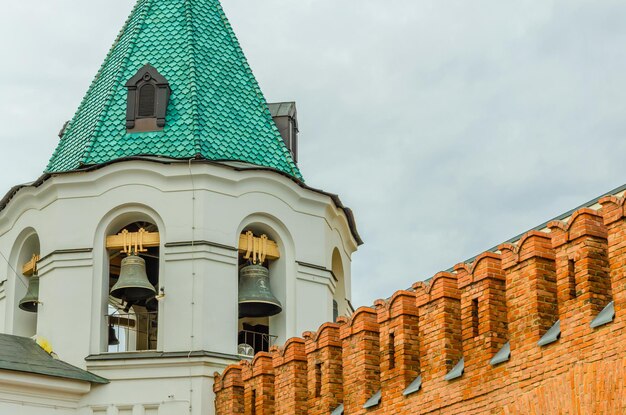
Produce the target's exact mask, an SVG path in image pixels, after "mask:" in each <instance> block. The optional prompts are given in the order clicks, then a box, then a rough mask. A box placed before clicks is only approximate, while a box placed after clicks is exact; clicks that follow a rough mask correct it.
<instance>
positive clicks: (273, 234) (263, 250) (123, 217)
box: [0, 0, 361, 415]
mask: <svg viewBox="0 0 626 415" xmlns="http://www.w3.org/2000/svg"><path fill="white" fill-rule="evenodd" d="M295 117H296V111H295V103H280V104H268V103H267V102H266V101H265V98H264V97H263V94H262V93H261V91H260V88H259V86H258V84H257V82H256V79H255V78H254V76H253V74H252V71H251V70H250V67H249V66H248V64H247V62H246V59H245V57H244V55H243V52H242V50H241V48H240V46H239V44H238V42H237V40H236V37H235V35H234V33H233V32H232V28H231V27H230V25H229V24H228V23H227V19H226V17H225V16H224V12H223V10H222V8H221V6H220V3H219V1H218V0H197V1H194V2H181V1H179V0H139V1H138V2H137V5H136V6H135V9H134V10H133V12H132V15H131V16H130V18H129V19H128V21H127V23H126V26H125V27H124V28H123V29H122V31H121V32H120V35H119V37H118V39H117V40H116V42H115V43H114V46H113V48H112V49H111V52H110V53H109V55H108V56H107V58H106V59H105V61H104V63H103V65H102V67H101V69H100V70H99V71H98V74H97V75H96V77H95V79H94V81H93V83H92V84H91V86H90V88H89V90H88V91H87V94H86V95H85V97H84V99H83V102H82V103H81V105H80V107H79V109H78V110H77V112H76V114H75V116H74V118H73V119H72V120H71V121H70V122H69V124H68V125H67V127H66V128H65V130H64V134H63V135H62V137H61V140H60V142H59V144H58V147H57V149H56V151H55V152H54V154H53V155H52V157H51V159H50V162H49V164H48V167H47V168H46V170H45V172H44V174H43V176H42V177H41V178H40V179H39V180H37V181H36V182H35V183H33V184H30V185H25V186H19V187H16V188H14V189H13V190H12V191H11V193H10V194H9V195H8V197H7V198H5V199H3V200H4V202H3V204H2V205H0V250H2V252H5V253H7V255H6V256H7V258H8V260H9V264H7V267H6V275H8V277H7V282H6V283H5V284H4V285H3V292H2V293H0V294H4V295H0V322H1V324H2V325H1V326H0V328H2V330H3V331H4V332H5V333H8V334H12V335H19V336H33V335H35V336H38V337H41V338H45V339H46V341H47V342H48V343H49V344H50V345H51V348H52V349H53V351H54V353H56V355H57V356H58V357H59V359H61V360H63V361H65V362H67V363H70V364H72V365H74V366H77V367H79V368H81V369H85V370H89V371H91V372H93V373H95V374H97V375H98V376H100V377H101V378H103V379H107V380H108V381H109V382H110V383H109V384H106V385H103V386H98V388H99V389H98V393H93V394H92V393H86V392H85V395H84V396H83V397H82V398H81V401H80V407H82V408H88V410H89V411H91V412H89V413H90V414H91V413H93V414H102V415H104V414H105V413H106V414H109V413H116V414H117V413H131V412H129V411H131V410H132V413H133V414H135V413H142V414H144V413H150V414H152V413H157V412H155V411H157V410H158V413H159V414H162V413H165V414H169V413H171V414H179V413H187V412H189V413H192V414H194V415H196V414H197V415H200V414H202V415H205V414H211V413H213V411H214V407H213V401H212V396H211V393H212V382H213V373H215V372H220V371H221V370H222V369H223V368H225V367H226V366H227V365H228V364H230V363H233V362H237V361H240V360H241V359H248V358H252V357H253V356H254V355H255V354H256V353H258V352H262V351H268V350H269V349H270V348H271V347H272V346H280V345H282V344H283V343H284V342H285V341H286V340H287V339H288V338H290V337H294V336H299V335H301V334H302V332H303V331H307V330H312V329H315V328H317V327H318V326H319V325H320V324H321V323H323V322H325V321H329V320H333V319H336V318H337V317H338V316H341V315H343V316H349V315H350V314H351V313H352V311H353V310H352V307H351V304H350V292H351V286H350V276H351V273H350V269H351V267H350V263H351V256H352V254H353V253H354V252H355V251H356V249H357V248H358V245H359V244H360V243H361V240H360V238H359V235H358V233H357V230H356V226H355V221H354V218H353V215H352V212H351V211H350V210H349V209H348V208H346V207H345V206H344V205H343V204H342V203H341V201H340V200H339V198H338V197H337V196H336V195H333V194H331V193H326V192H324V191H321V190H317V189H315V188H312V187H310V186H309V185H308V184H306V183H305V182H304V179H303V176H302V173H301V172H300V169H299V168H298V165H297V163H296V160H295V158H296V157H297V130H298V128H297V121H296V119H295ZM281 133H282V135H281ZM301 156H303V157H306V154H304V155H301ZM112 407H115V410H113V409H110V408H112ZM103 408H104V409H103ZM129 408H130V409H129ZM124 411H126V412H124ZM150 411H152V412H150ZM168 411H169V412H168ZM181 411H182V412H181Z"/></svg>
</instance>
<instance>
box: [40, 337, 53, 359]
mask: <svg viewBox="0 0 626 415" xmlns="http://www.w3.org/2000/svg"><path fill="white" fill-rule="evenodd" d="M37 344H38V345H39V347H41V348H42V349H44V350H45V351H46V353H48V354H49V355H52V353H53V351H52V345H51V344H50V342H49V341H48V340H46V339H44V338H43V337H37Z"/></svg>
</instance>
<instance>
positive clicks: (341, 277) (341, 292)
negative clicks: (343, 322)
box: [331, 248, 351, 321]
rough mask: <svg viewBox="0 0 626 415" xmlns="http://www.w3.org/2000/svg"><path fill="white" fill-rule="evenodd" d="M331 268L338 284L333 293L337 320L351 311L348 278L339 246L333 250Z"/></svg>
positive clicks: (335, 318) (334, 313)
mask: <svg viewBox="0 0 626 415" xmlns="http://www.w3.org/2000/svg"><path fill="white" fill-rule="evenodd" d="M331 270H332V272H333V277H334V278H335V284H336V287H335V292H334V293H333V318H334V320H335V321H336V320H337V317H339V316H346V317H348V316H349V315H350V311H351V310H350V306H349V304H348V299H347V295H346V280H345V272H344V266H343V260H342V259H341V253H340V252H339V249H337V248H335V249H334V250H333V256H332V262H331Z"/></svg>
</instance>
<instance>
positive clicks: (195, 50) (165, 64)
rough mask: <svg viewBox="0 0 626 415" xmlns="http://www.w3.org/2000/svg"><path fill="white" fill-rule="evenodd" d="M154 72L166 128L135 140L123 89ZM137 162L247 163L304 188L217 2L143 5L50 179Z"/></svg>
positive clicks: (143, 1)
mask: <svg viewBox="0 0 626 415" xmlns="http://www.w3.org/2000/svg"><path fill="white" fill-rule="evenodd" d="M148 63H149V64H150V65H152V66H154V67H155V68H156V69H157V70H158V71H159V72H160V73H161V74H162V75H163V76H164V77H165V78H166V79H167V80H168V81H169V83H170V87H171V89H172V95H171V98H170V103H169V106H168V109H167V117H166V125H165V128H164V129H163V131H160V132H150V133H127V132H126V122H125V121H126V94H127V90H126V88H125V86H124V85H125V83H126V81H127V80H128V79H130V78H131V77H132V76H133V75H135V73H136V72H137V71H138V70H139V69H140V68H141V67H143V66H144V65H145V64H148ZM138 155H153V156H165V157H171V158H177V159H188V158H192V157H195V156H196V155H200V156H202V157H203V158H205V159H208V160H218V161H226V160H237V161H244V162H248V163H251V164H255V165H260V166H265V167H271V168H274V169H277V170H279V171H282V172H284V173H287V174H289V175H291V176H293V177H297V178H299V179H302V176H301V174H300V171H299V170H298V167H297V166H296V164H295V163H294V161H293V159H292V157H291V154H290V153H289V150H288V149H287V148H286V146H285V144H284V142H283V140H282V138H281V136H280V133H279V132H278V129H277V128H276V126H275V124H274V122H273V120H272V117H271V114H270V112H269V109H268V107H267V103H266V102H265V98H264V97H263V93H262V92H261V89H260V88H259V85H258V83H257V81H256V79H255V78H254V75H253V74H252V70H251V69H250V67H249V65H248V62H247V60H246V58H245V56H244V54H243V51H242V50H241V47H240V46H239V42H238V41H237V38H236V37H235V34H234V32H233V30H232V28H231V26H230V24H229V23H228V20H227V19H226V16H225V15H224V11H223V9H222V7H221V5H220V2H219V0H138V2H137V4H136V6H135V8H134V9H133V11H132V12H131V15H130V17H129V18H128V20H127V21H126V24H125V25H124V28H123V29H122V31H121V32H120V34H119V36H118V38H117V40H116V41H115V43H114V44H113V47H112V48H111V50H110V51H109V54H108V55H107V57H106V59H105V61H104V64H103V65H102V67H101V68H100V70H99V71H98V74H97V75H96V77H95V79H94V81H93V82H92V84H91V86H90V87H89V90H88V91H87V94H86V95H85V97H84V98H83V101H82V103H81V105H80V107H79V108H78V111H77V112H76V114H75V115H74V118H73V119H72V121H71V122H70V123H69V124H68V126H67V129H66V131H65V134H64V135H63V138H62V140H61V142H60V143H59V145H58V147H57V149H56V150H55V152H54V154H53V156H52V159H51V160H50V163H49V165H48V167H47V169H46V171H47V172H50V173H51V172H62V171H70V170H74V169H77V168H79V167H81V166H84V165H93V164H101V163H106V162H109V161H112V160H115V159H119V158H123V157H128V156H138Z"/></svg>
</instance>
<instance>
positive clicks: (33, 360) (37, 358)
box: [0, 334, 109, 383]
mask: <svg viewBox="0 0 626 415" xmlns="http://www.w3.org/2000/svg"><path fill="white" fill-rule="evenodd" d="M0 369H2V370H11V371H15V372H25V373H34V374H37V375H45V376H54V377H57V378H64V379H73V380H84V381H86V382H91V383H109V381H108V380H107V379H105V378H102V377H100V376H97V375H94V374H93V373H91V372H87V371H86V370H82V369H79V368H77V367H75V366H72V365H70V364H69V363H65V362H63V361H61V360H57V359H54V358H53V357H52V356H50V355H49V354H48V353H46V351H45V350H43V349H42V348H41V347H39V345H38V344H37V343H36V342H35V341H34V340H33V339H29V338H28V337H19V336H11V335H9V334H0Z"/></svg>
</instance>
